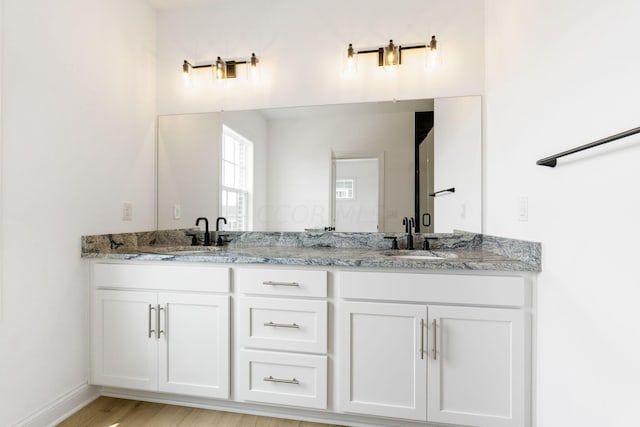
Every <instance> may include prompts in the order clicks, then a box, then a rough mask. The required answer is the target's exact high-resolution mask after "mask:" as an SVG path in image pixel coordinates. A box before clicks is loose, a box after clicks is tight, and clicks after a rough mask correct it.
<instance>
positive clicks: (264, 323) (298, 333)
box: [238, 298, 327, 353]
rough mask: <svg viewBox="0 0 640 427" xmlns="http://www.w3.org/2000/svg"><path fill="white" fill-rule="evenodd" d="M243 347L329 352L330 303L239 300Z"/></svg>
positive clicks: (239, 326) (240, 339)
mask: <svg viewBox="0 0 640 427" xmlns="http://www.w3.org/2000/svg"><path fill="white" fill-rule="evenodd" d="M238 306H239V319H238V329H239V343H240V346H241V347H253V348H264V349H270V350H284V351H301V352H306V353H326V352H327V302H326V301H319V300H297V299H295V300H294V299H279V298H240V299H239V303H238Z"/></svg>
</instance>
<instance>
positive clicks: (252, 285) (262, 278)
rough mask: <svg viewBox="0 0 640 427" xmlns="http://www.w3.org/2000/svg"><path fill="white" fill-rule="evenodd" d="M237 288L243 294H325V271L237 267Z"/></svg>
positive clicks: (320, 296)
mask: <svg viewBox="0 0 640 427" xmlns="http://www.w3.org/2000/svg"><path fill="white" fill-rule="evenodd" d="M235 278H236V281H235V283H236V286H237V288H236V289H237V290H238V291H240V292H241V293H244V294H258V295H281V296H299V297H319V298H325V297H326V296H327V272H326V271H308V270H285V269H266V268H264V269H263V268H256V269H238V270H237V271H236V276H235Z"/></svg>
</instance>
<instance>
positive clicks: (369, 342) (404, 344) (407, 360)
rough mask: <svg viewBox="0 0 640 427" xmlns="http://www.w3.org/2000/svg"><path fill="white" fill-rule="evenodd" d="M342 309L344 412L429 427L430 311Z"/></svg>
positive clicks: (368, 306) (347, 305)
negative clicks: (426, 422)
mask: <svg viewBox="0 0 640 427" xmlns="http://www.w3.org/2000/svg"><path fill="white" fill-rule="evenodd" d="M338 309H339V322H340V324H339V327H338V330H339V334H340V336H339V349H338V369H339V378H340V398H339V402H340V409H341V410H343V411H345V412H356V413H362V414H370V415H379V416H385V417H394V418H406V419H413V420H420V421H425V420H426V417H427V407H426V402H427V397H426V389H427V385H426V378H427V372H426V369H427V360H426V357H427V356H426V354H425V352H423V349H425V347H424V346H425V345H426V320H427V307H426V306H424V305H413V304H387V303H365V302H341V303H340V304H339V307H338Z"/></svg>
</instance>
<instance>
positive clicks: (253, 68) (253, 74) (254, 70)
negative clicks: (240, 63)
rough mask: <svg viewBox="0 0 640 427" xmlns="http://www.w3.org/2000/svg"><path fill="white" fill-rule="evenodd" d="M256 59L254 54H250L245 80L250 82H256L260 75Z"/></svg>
mask: <svg viewBox="0 0 640 427" xmlns="http://www.w3.org/2000/svg"><path fill="white" fill-rule="evenodd" d="M258 62H260V61H258V57H257V56H256V54H255V53H252V54H251V58H249V60H248V61H247V79H249V80H252V81H254V82H255V81H258V80H259V77H260V74H259V72H258V71H259V69H258Z"/></svg>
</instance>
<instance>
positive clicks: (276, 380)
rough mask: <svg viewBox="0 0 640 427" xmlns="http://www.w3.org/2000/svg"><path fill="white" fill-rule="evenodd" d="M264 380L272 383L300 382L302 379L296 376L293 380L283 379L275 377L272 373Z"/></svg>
mask: <svg viewBox="0 0 640 427" xmlns="http://www.w3.org/2000/svg"><path fill="white" fill-rule="evenodd" d="M263 381H267V382H271V383H285V384H300V381H298V380H297V379H295V378H294V379H292V380H283V379H280V378H273V377H272V376H271V375H269V376H268V377H267V378H264V379H263Z"/></svg>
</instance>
